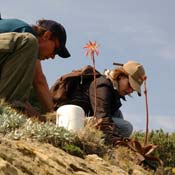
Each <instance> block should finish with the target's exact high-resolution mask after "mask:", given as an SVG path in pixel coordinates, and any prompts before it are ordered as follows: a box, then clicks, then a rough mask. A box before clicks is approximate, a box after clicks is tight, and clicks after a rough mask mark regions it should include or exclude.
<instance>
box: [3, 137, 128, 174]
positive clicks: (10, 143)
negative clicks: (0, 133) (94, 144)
mask: <svg viewBox="0 0 175 175" xmlns="http://www.w3.org/2000/svg"><path fill="white" fill-rule="evenodd" d="M118 174H119V175H127V174H128V173H127V172H125V171H124V170H122V169H121V168H119V167H117V166H114V165H111V164H109V163H108V162H106V161H105V160H103V159H102V158H100V157H98V156H97V155H95V154H94V155H88V156H86V158H85V159H81V158H79V157H75V156H72V155H70V154H68V153H66V152H64V151H63V150H61V149H59V148H55V147H53V146H52V145H50V144H42V143H38V142H32V141H14V140H8V139H5V138H2V137H0V175H118Z"/></svg>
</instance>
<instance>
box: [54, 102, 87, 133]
mask: <svg viewBox="0 0 175 175" xmlns="http://www.w3.org/2000/svg"><path fill="white" fill-rule="evenodd" d="M84 119H85V112H84V110H83V108H81V107H80V106H77V105H63V106H61V107H59V108H58V109H57V112H56V125H58V126H60V127H64V128H66V129H67V130H72V131H78V130H79V129H82V128H83V127H84Z"/></svg>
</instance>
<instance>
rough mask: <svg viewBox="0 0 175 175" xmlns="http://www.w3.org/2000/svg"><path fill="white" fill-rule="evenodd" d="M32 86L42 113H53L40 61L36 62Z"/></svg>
mask: <svg viewBox="0 0 175 175" xmlns="http://www.w3.org/2000/svg"><path fill="white" fill-rule="evenodd" d="M33 86H34V88H35V90H36V93H37V97H38V99H39V101H40V103H41V105H42V107H43V109H44V112H51V111H53V102H52V97H51V93H50V91H49V86H48V83H47V80H46V77H45V75H44V73H43V71H42V67H41V62H40V60H37V61H36V66H35V73H34V80H33Z"/></svg>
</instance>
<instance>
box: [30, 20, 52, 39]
mask: <svg viewBox="0 0 175 175" xmlns="http://www.w3.org/2000/svg"><path fill="white" fill-rule="evenodd" d="M45 21H46V20H45V19H40V20H38V21H37V22H36V25H32V28H33V30H34V31H35V32H36V34H37V37H41V36H43V35H44V33H45V32H46V31H47V29H46V28H44V27H42V26H41V25H42V23H43V22H45ZM51 37H52V39H53V38H55V36H54V34H52V36H51Z"/></svg>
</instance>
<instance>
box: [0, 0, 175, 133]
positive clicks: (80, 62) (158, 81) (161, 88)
mask: <svg viewBox="0 0 175 175" xmlns="http://www.w3.org/2000/svg"><path fill="white" fill-rule="evenodd" d="M0 4H1V5H0V12H1V16H2V18H18V19H22V20H24V21H26V22H27V23H29V24H35V23H36V21H37V20H38V19H42V18H45V19H52V20H55V21H57V22H59V23H61V24H62V25H63V26H64V27H65V29H66V32H67V43H66V45H67V48H68V49H69V51H70V53H71V57H70V58H68V59H62V58H59V57H58V56H56V57H55V59H54V60H47V61H43V62H42V67H43V72H44V74H45V76H46V78H47V81H48V84H49V87H51V86H52V85H53V84H54V82H55V81H56V80H57V79H58V78H59V77H60V76H61V75H63V74H65V73H68V72H71V71H72V70H74V69H79V68H81V67H83V66H85V65H92V62H91V60H90V58H88V57H86V56H85V50H84V49H83V47H84V46H85V45H86V44H87V43H88V42H89V40H90V41H96V42H97V43H98V44H99V45H100V47H99V56H98V57H97V56H96V57H95V60H96V69H97V70H99V71H100V72H101V73H103V71H104V69H114V68H115V66H114V65H113V62H119V63H126V62H127V61H129V60H134V61H137V62H139V63H141V64H142V65H143V66H144V68H145V71H146V74H147V93H148V106H149V130H152V129H153V130H157V129H160V128H161V129H163V130H164V131H165V132H174V131H175V125H174V123H175V105H174V102H173V101H174V99H175V93H174V90H175V78H174V76H175V34H174V31H175V23H174V16H175V10H174V6H175V1H174V0H167V1H163V0H146V1H145V0H132V1H131V0H88V1H84V0H37V1H36V0H35V1H34V0H30V1H24V0H13V1H12V0H5V1H4V0H0ZM143 90H144V89H142V92H143ZM126 98H127V101H126V102H125V101H122V104H123V105H122V107H121V111H122V112H123V115H124V117H125V119H126V120H128V121H130V122H131V123H132V124H133V127H134V130H139V131H145V125H146V124H145V123H146V109H145V97H144V93H142V96H141V97H138V96H137V94H136V93H134V94H133V95H132V97H126Z"/></svg>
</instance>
